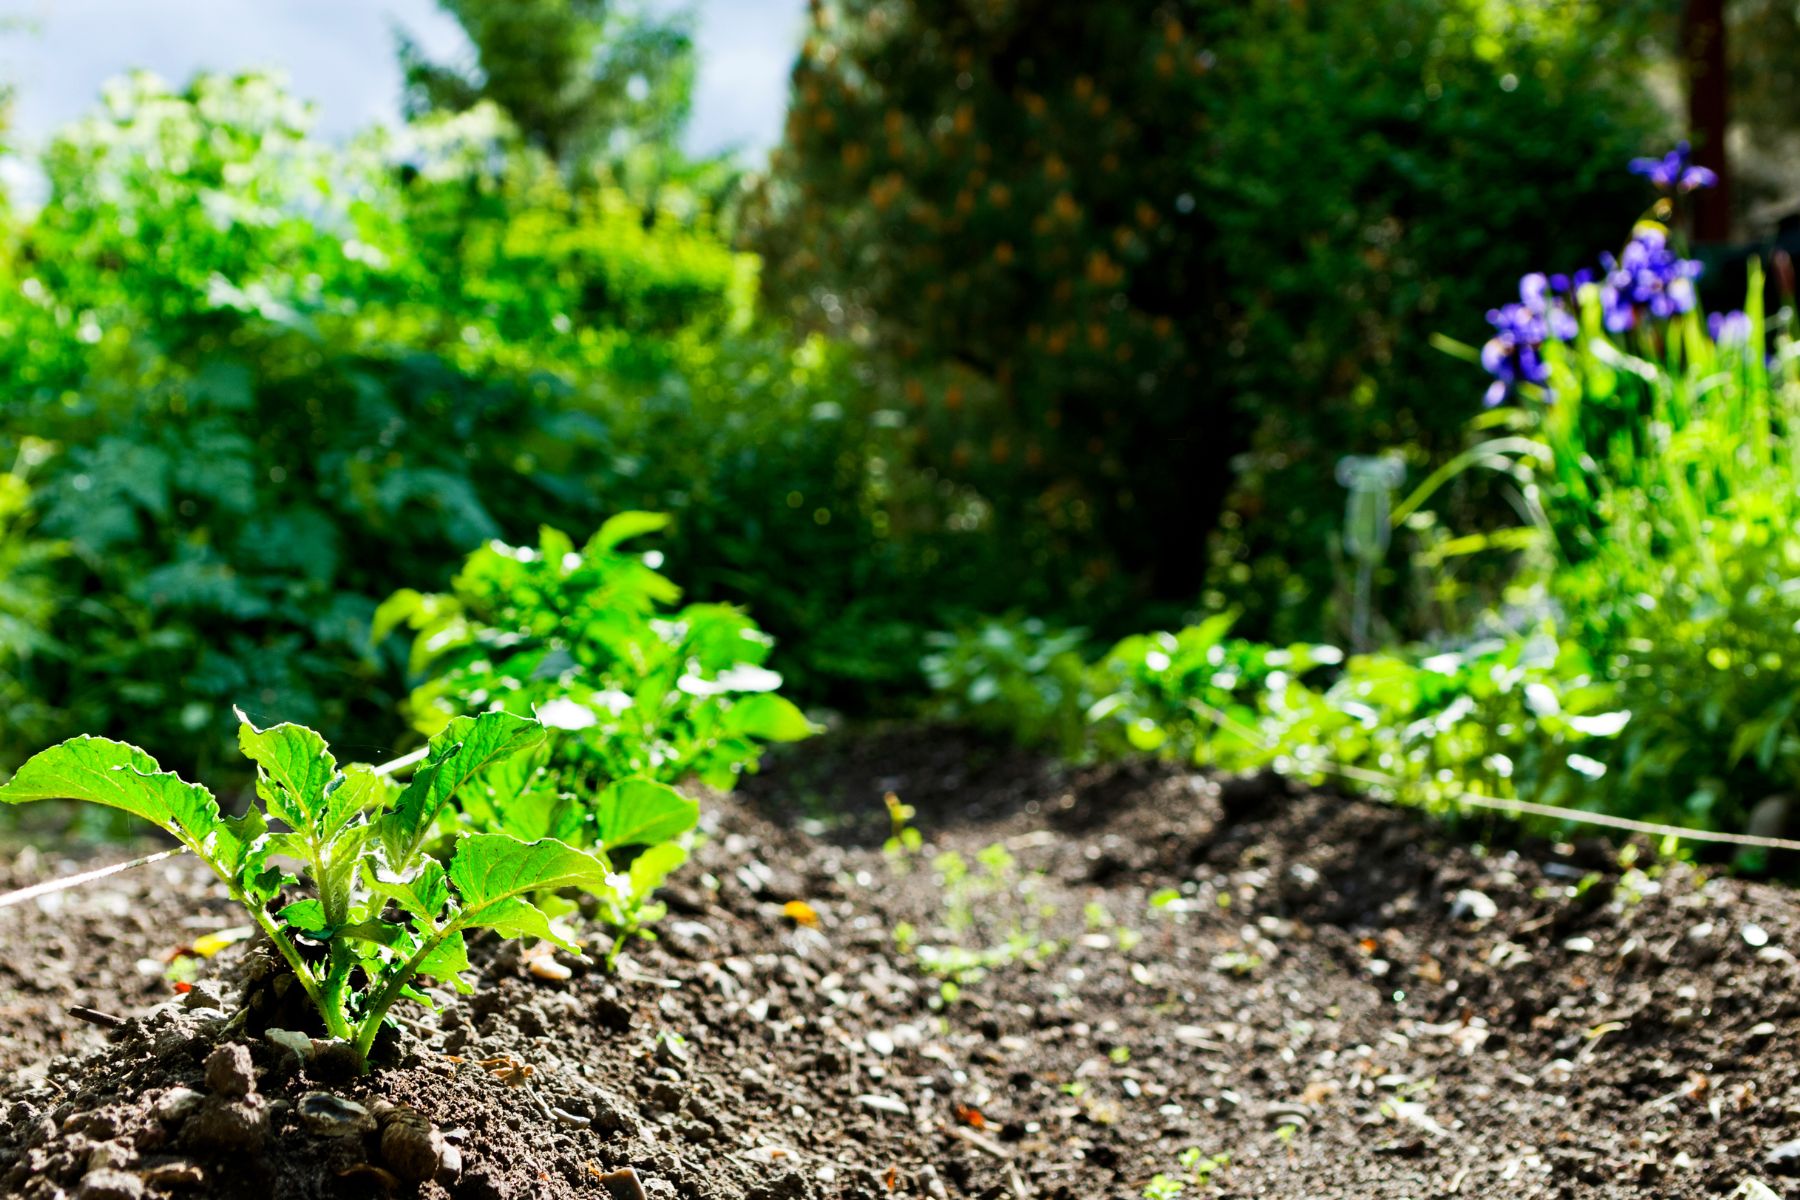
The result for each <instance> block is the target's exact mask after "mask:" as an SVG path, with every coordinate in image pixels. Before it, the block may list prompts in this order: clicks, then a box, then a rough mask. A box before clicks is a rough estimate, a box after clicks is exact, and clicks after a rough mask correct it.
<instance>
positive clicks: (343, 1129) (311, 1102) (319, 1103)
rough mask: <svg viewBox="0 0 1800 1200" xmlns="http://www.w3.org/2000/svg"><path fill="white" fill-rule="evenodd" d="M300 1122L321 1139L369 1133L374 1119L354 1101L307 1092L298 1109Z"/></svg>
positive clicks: (373, 1125)
mask: <svg viewBox="0 0 1800 1200" xmlns="http://www.w3.org/2000/svg"><path fill="white" fill-rule="evenodd" d="M295 1110H296V1111H297V1112H298V1113H299V1114H300V1122H301V1124H303V1125H305V1126H306V1128H307V1130H308V1132H310V1133H314V1134H317V1135H319V1136H320V1137H347V1136H349V1135H351V1134H364V1133H369V1132H371V1131H372V1130H373V1129H374V1128H375V1118H374V1117H372V1116H370V1115H369V1110H368V1109H366V1108H364V1107H363V1106H362V1105H360V1104H358V1103H357V1102H356V1101H354V1100H346V1099H344V1098H343V1097H342V1096H334V1095H332V1094H331V1093H330V1092H307V1093H306V1094H305V1095H303V1096H301V1097H300V1102H299V1103H298V1104H297V1105H296V1106H295Z"/></svg>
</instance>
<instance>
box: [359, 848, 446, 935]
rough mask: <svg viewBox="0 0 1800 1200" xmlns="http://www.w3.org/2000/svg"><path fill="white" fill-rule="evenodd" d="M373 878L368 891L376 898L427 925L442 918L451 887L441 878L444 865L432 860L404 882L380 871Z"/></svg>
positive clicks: (427, 860) (402, 879)
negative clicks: (371, 891)
mask: <svg viewBox="0 0 1800 1200" xmlns="http://www.w3.org/2000/svg"><path fill="white" fill-rule="evenodd" d="M373 876H374V877H373V879H372V881H371V887H373V889H374V890H375V891H376V892H377V893H378V894H380V895H382V896H385V897H386V898H387V899H389V900H392V901H393V902H394V903H395V904H398V905H399V906H400V907H401V908H403V909H405V910H406V911H407V912H409V913H411V914H413V915H414V916H416V917H419V918H420V919H421V920H423V921H424V922H425V923H426V924H427V925H434V924H435V923H436V922H437V920H438V918H439V917H441V916H442V915H443V912H444V904H445V902H446V901H448V900H449V899H450V885H449V883H448V881H447V879H446V876H445V874H444V867H443V864H441V863H439V862H438V861H437V860H436V859H435V858H428V859H426V860H425V864H424V865H423V866H422V867H420V868H419V869H418V870H417V871H415V872H413V873H412V874H411V875H408V876H406V877H404V878H401V877H399V876H396V875H394V874H392V873H390V872H388V871H385V870H380V869H378V870H376V871H375V872H374V873H373Z"/></svg>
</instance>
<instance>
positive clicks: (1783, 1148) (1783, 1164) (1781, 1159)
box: [1763, 1138, 1800, 1175]
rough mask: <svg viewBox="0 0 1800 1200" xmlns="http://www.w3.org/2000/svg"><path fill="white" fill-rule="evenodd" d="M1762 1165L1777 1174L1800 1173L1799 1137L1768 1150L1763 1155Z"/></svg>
mask: <svg viewBox="0 0 1800 1200" xmlns="http://www.w3.org/2000/svg"><path fill="white" fill-rule="evenodd" d="M1763 1165H1764V1166H1766V1167H1768V1168H1769V1170H1771V1171H1773V1172H1775V1173H1776V1174H1777V1175H1800V1138H1796V1139H1795V1140H1794V1141H1791V1142H1783V1143H1781V1145H1779V1146H1777V1147H1775V1148H1774V1149H1773V1150H1771V1151H1769V1152H1768V1154H1766V1155H1764V1156H1763Z"/></svg>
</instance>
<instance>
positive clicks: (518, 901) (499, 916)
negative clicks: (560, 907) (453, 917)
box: [457, 896, 581, 954]
mask: <svg viewBox="0 0 1800 1200" xmlns="http://www.w3.org/2000/svg"><path fill="white" fill-rule="evenodd" d="M457 924H458V926H460V927H462V928H469V929H472V928H476V927H480V928H483V929H492V930H493V931H494V932H495V933H498V934H499V935H500V936H502V937H509V938H538V939H540V940H541V941H546V942H549V943H550V944H551V945H553V946H557V947H560V948H561V949H564V950H567V951H568V952H569V953H571V954H580V953H581V946H580V945H579V944H577V943H576V942H574V941H571V940H570V939H569V938H568V937H566V936H565V935H564V933H563V931H561V930H559V929H558V928H557V926H556V924H555V923H554V922H552V921H551V920H550V918H549V917H548V916H547V915H546V914H545V913H544V912H543V910H542V909H540V908H538V907H537V905H535V904H533V903H531V901H529V900H527V899H525V898H524V897H523V896H514V897H512V898H510V899H507V900H500V901H497V902H495V903H493V904H489V905H487V906H485V907H484V908H483V909H482V910H481V914H480V916H479V918H478V919H468V918H465V917H459V918H457Z"/></svg>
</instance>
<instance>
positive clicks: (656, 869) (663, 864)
mask: <svg viewBox="0 0 1800 1200" xmlns="http://www.w3.org/2000/svg"><path fill="white" fill-rule="evenodd" d="M687 858H688V852H687V848H686V847H685V846H683V845H681V843H679V842H664V843H662V844H661V845H660V846H651V847H650V848H649V849H647V850H645V851H644V852H643V853H642V854H640V855H638V856H637V857H636V858H634V859H632V860H631V866H630V868H629V869H628V870H627V872H626V874H627V875H628V876H629V877H630V879H631V892H632V895H633V896H635V897H637V898H638V899H642V898H644V897H645V896H648V895H649V894H650V893H651V892H654V891H655V890H656V889H657V888H659V887H661V886H662V885H663V881H664V880H666V879H668V877H669V876H670V875H672V874H674V873H675V871H676V869H677V868H679V867H680V866H681V864H683V863H685V862H686V861H687Z"/></svg>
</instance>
